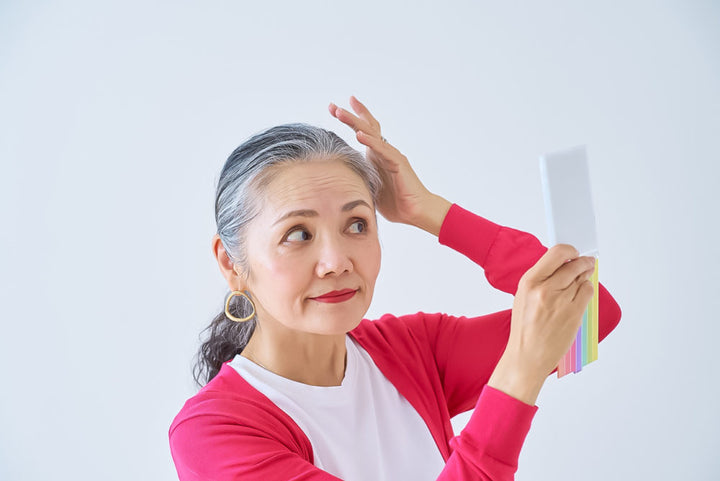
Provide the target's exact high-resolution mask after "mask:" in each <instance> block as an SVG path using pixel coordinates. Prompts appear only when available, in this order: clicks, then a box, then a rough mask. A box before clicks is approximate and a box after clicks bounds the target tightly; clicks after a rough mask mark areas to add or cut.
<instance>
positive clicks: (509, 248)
mask: <svg viewBox="0 0 720 481" xmlns="http://www.w3.org/2000/svg"><path fill="white" fill-rule="evenodd" d="M439 242H440V243H441V244H444V245H447V246H449V247H451V248H453V249H455V250H457V251H459V252H461V253H462V254H465V255H466V256H467V257H469V258H470V259H471V260H473V261H474V262H475V263H477V264H478V265H480V266H481V267H483V269H484V270H485V276H486V277H487V279H488V281H489V282H490V284H492V285H493V286H494V287H496V288H498V289H501V290H503V291H505V292H508V293H511V294H515V292H516V290H517V286H518V281H519V280H520V277H521V276H522V275H523V274H524V273H525V271H526V270H527V269H528V268H529V267H531V266H532V265H534V264H535V262H536V261H537V260H538V259H539V258H540V257H541V256H542V255H543V254H544V253H545V251H546V250H547V248H546V247H544V246H543V245H542V244H540V242H539V241H538V240H537V238H535V237H534V236H533V235H531V234H528V233H525V232H521V231H518V230H515V229H511V228H508V227H503V226H500V225H498V224H495V223H493V222H491V221H489V220H487V219H484V218H483V217H480V216H478V215H475V214H473V213H471V212H469V211H467V210H465V209H463V208H462V207H460V206H458V205H457V204H453V205H452V207H451V208H450V210H449V212H448V214H447V216H446V217H445V219H444V221H443V224H442V228H441V230H440V234H439ZM448 277H450V274H448ZM510 315H511V310H510V309H508V310H505V311H500V312H496V313H493V314H487V315H483V316H479V317H464V316H462V317H453V316H449V315H446V314H441V313H437V314H426V313H422V312H418V313H416V314H409V315H404V316H399V317H398V316H393V315H391V314H385V315H384V316H382V317H381V318H380V319H378V320H376V321H370V320H368V319H363V320H362V321H361V323H360V324H359V325H358V326H357V327H356V328H355V329H353V330H352V331H351V332H350V335H351V336H352V337H353V338H354V339H355V340H356V341H358V343H359V344H360V345H361V346H362V347H363V348H364V349H365V350H366V351H367V352H368V353H369V354H370V356H371V357H372V359H373V361H374V362H375V364H376V365H377V367H378V368H379V369H380V371H381V372H382V373H383V374H384V375H385V377H387V379H388V380H389V381H390V382H391V383H392V384H393V385H394V386H395V387H396V388H397V390H398V391H399V392H400V393H401V394H402V395H403V396H404V397H405V398H406V399H407V400H408V401H409V402H410V404H411V405H412V406H413V407H414V408H415V409H416V410H417V412H418V413H419V414H420V416H421V417H422V418H423V420H425V423H426V424H427V426H428V429H429V431H430V433H431V434H432V436H433V438H434V440H435V443H436V444H437V447H438V449H439V450H440V452H441V453H442V456H443V458H444V459H445V461H446V466H445V468H444V469H443V471H442V473H441V474H440V477H439V478H438V479H439V480H458V481H459V480H501V479H503V480H507V479H513V478H514V473H515V471H516V470H517V462H518V457H519V455H520V450H521V448H522V445H523V443H524V441H525V437H526V435H527V433H528V430H529V429H530V424H531V421H532V419H533V417H534V415H535V412H536V411H537V407H536V406H529V405H527V404H525V403H523V402H521V401H519V400H517V399H515V398H513V397H511V396H508V395H506V394H504V393H502V392H501V391H498V390H496V389H493V388H491V387H489V386H486V383H487V381H488V379H489V378H490V375H491V374H492V372H493V370H494V368H495V365H496V364H497V361H498V360H499V358H500V356H501V355H502V353H503V351H504V349H505V345H506V343H507V339H508V335H509V332H510ZM619 320H620V307H619V306H618V304H617V303H616V302H615V300H614V299H613V298H612V296H611V295H610V294H609V293H608V291H607V290H606V289H605V288H604V287H603V286H602V285H600V333H599V337H600V339H601V340H602V339H604V338H605V337H606V336H607V335H608V333H610V331H612V330H613V329H614V328H615V326H616V325H617V324H618V322H619ZM228 362H229V361H228ZM228 362H225V363H224V364H223V366H222V368H221V369H220V372H219V373H218V375H217V376H215V378H213V379H212V380H211V381H210V382H208V383H207V385H205V386H204V387H203V388H202V389H201V390H200V391H199V392H198V393H197V394H195V395H194V396H193V397H191V398H190V399H188V400H187V402H186V403H185V405H184V406H183V407H182V409H181V410H180V412H179V413H178V414H177V416H176V417H175V419H174V420H173V422H172V425H171V426H170V431H169V436H170V449H171V452H172V457H173V460H174V462H175V466H176V468H177V471H178V476H179V478H180V480H181V481H199V480H213V481H221V480H239V479H249V480H251V479H257V480H263V481H272V480H303V481H311V480H312V481H321V480H322V481H327V480H337V479H338V478H337V477H336V476H333V475H331V474H329V473H327V472H325V471H322V470H321V469H319V468H317V467H315V466H314V465H313V452H312V447H311V444H310V441H309V440H308V438H307V436H306V435H305V433H304V432H303V431H302V430H301V429H300V428H299V427H298V426H297V424H295V422H294V421H293V420H292V418H290V417H289V416H288V415H287V414H286V413H285V412H283V411H282V410H281V409H280V408H278V407H277V406H276V405H275V404H273V403H272V402H271V401H270V400H269V399H268V398H267V397H266V396H265V395H263V394H262V393H260V392H259V391H258V390H256V389H255V388H254V387H252V386H251V385H250V384H248V383H247V382H246V381H245V380H244V379H243V378H242V377H241V376H240V375H239V374H238V373H237V371H235V370H234V369H233V368H232V367H231V366H229V365H228ZM471 409H475V411H474V412H473V414H472V416H471V418H470V420H469V422H468V424H467V425H466V427H465V428H464V429H463V430H462V432H461V433H460V434H459V435H458V436H455V435H454V433H453V429H452V425H451V422H450V419H451V418H452V417H453V416H455V415H457V414H460V413H463V412H466V411H468V410H471ZM408 449H412V440H408ZM368 462H372V460H368Z"/></svg>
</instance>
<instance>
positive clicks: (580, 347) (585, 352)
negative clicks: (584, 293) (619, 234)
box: [557, 258, 599, 378]
mask: <svg viewBox="0 0 720 481" xmlns="http://www.w3.org/2000/svg"><path fill="white" fill-rule="evenodd" d="M598 263H599V261H598V259H597V258H595V272H593V275H592V277H591V278H590V280H591V281H592V283H593V289H594V293H593V296H592V299H590V303H589V304H588V307H587V309H586V310H585V313H584V314H583V321H582V325H581V326H580V329H578V333H577V337H576V338H575V341H574V342H573V345H572V346H571V347H570V350H569V351H568V352H567V353H566V354H565V355H564V356H563V358H562V359H560V364H558V370H557V373H558V374H557V375H558V377H559V378H560V377H563V376H565V375H566V374H570V373H571V372H573V373H575V372H580V371H581V370H582V368H583V366H587V365H588V364H590V363H591V362H593V361H597V358H598V310H599V309H598V307H599V306H598Z"/></svg>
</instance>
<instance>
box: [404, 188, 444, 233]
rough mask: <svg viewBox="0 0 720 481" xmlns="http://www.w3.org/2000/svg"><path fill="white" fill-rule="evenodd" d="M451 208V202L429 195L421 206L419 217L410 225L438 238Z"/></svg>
mask: <svg viewBox="0 0 720 481" xmlns="http://www.w3.org/2000/svg"><path fill="white" fill-rule="evenodd" d="M451 206H452V203H451V202H449V201H447V200H445V199H444V198H442V197H440V196H439V195H436V194H429V195H428V197H427V200H425V201H424V202H423V203H422V204H421V205H420V208H419V212H418V215H417V217H416V218H415V219H413V221H412V222H410V224H411V225H414V226H415V227H419V228H420V229H422V230H424V231H426V232H429V233H430V234H432V235H434V236H437V235H439V234H440V228H441V227H442V224H443V221H444V220H445V216H446V215H447V213H448V211H449V210H450V207H451Z"/></svg>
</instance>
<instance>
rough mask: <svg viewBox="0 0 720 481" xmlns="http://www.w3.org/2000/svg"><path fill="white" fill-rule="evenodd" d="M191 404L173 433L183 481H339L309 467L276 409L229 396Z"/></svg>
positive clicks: (172, 447)
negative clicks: (256, 480) (258, 480)
mask: <svg viewBox="0 0 720 481" xmlns="http://www.w3.org/2000/svg"><path fill="white" fill-rule="evenodd" d="M210 395H212V396H213V397H210V396H206V397H202V398H194V399H193V398H191V399H190V400H189V401H188V404H186V406H185V407H184V408H183V410H182V413H181V415H180V416H178V418H176V420H175V421H174V422H173V424H172V426H171V428H170V432H169V435H170V452H171V453H172V458H173V461H174V463H175V468H176V470H177V473H178V479H179V480H180V481H231V480H233V481H234V480H238V479H261V480H263V481H275V480H277V481H280V480H283V481H286V480H303V481H339V478H338V477H336V476H333V475H332V474H330V473H328V472H326V471H323V470H321V469H319V468H318V467H316V466H315V465H313V464H312V463H310V462H308V461H307V459H306V457H304V456H303V455H301V454H304V455H305V456H308V455H310V456H311V454H309V453H306V452H305V453H304V452H303V448H302V443H301V442H300V440H299V439H298V438H297V435H296V433H293V432H292V431H291V430H289V429H288V425H289V424H288V423H287V421H283V420H281V419H278V418H277V415H278V414H281V415H284V413H278V410H276V409H272V405H269V406H265V405H264V404H258V403H257V402H254V403H248V402H242V401H238V400H235V399H232V397H231V396H227V395H225V394H224V393H210Z"/></svg>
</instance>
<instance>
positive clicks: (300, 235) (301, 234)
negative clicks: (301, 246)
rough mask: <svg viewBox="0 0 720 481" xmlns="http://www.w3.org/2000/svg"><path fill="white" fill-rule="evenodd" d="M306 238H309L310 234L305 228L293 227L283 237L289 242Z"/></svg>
mask: <svg viewBox="0 0 720 481" xmlns="http://www.w3.org/2000/svg"><path fill="white" fill-rule="evenodd" d="M308 239H310V234H309V233H308V231H306V230H305V229H295V230H294V231H291V232H290V233H289V234H288V235H287V236H286V237H285V240H286V241H290V242H300V241H306V240H308Z"/></svg>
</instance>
